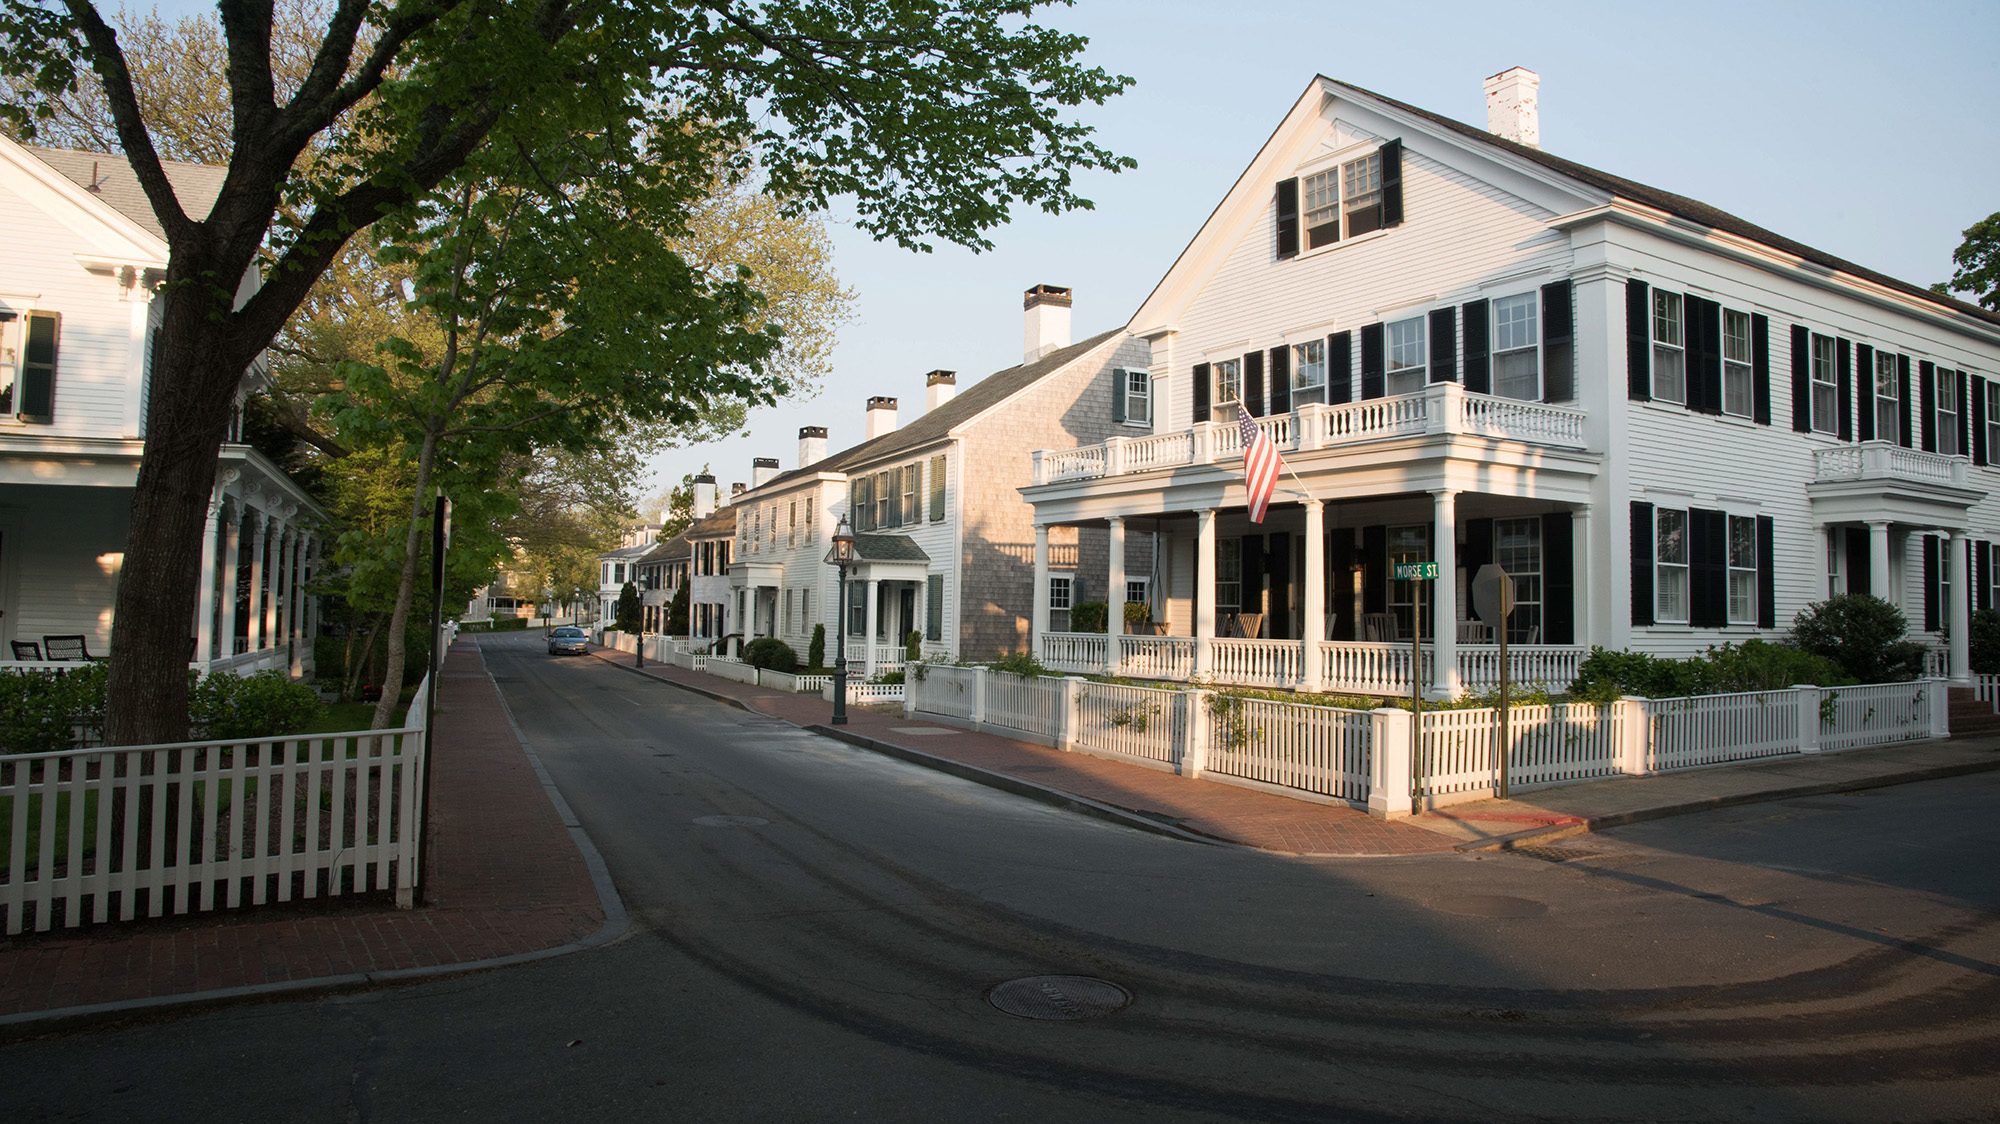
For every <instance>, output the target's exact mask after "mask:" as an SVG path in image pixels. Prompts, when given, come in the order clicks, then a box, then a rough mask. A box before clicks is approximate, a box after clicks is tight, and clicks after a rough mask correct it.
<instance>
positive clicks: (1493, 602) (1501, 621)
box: [1472, 562, 1514, 800]
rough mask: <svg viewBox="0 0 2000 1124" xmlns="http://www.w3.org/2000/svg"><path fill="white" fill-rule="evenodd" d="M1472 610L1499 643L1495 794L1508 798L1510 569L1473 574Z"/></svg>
mask: <svg viewBox="0 0 2000 1124" xmlns="http://www.w3.org/2000/svg"><path fill="white" fill-rule="evenodd" d="M1472 611H1473V612H1474V613H1477V614H1478V615H1479V619H1480V620H1482V621H1485V622H1486V623H1487V624H1489V625H1491V626H1492V627H1493V638H1494V639H1495V640H1497V641H1499V643H1500V740H1499V743H1498V745H1499V748H1498V749H1496V750H1495V751H1494V755H1493V756H1494V758H1495V760H1496V763H1497V765H1498V767H1499V771H1500V776H1499V784H1498V785H1497V786H1495V788H1494V795H1496V796H1498V797H1499V798H1500V799H1502V800H1505V799H1507V751H1508V736H1507V718H1508V707H1507V617H1508V616H1509V615H1510V614H1512V613H1513V612H1514V579H1512V578H1510V577H1508V576H1507V571H1505V570H1503V569H1501V568H1500V567H1498V566H1495V565H1493V564H1492V563H1490V562H1489V563H1487V564H1486V565H1484V566H1481V567H1480V568H1479V572H1478V573H1477V574H1474V575H1473V576H1472Z"/></svg>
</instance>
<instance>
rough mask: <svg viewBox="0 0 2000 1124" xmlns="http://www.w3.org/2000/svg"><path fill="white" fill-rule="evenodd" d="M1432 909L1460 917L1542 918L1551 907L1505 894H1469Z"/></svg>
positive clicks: (1436, 905) (1438, 902)
mask: <svg viewBox="0 0 2000 1124" xmlns="http://www.w3.org/2000/svg"><path fill="white" fill-rule="evenodd" d="M1431 908H1432V909H1435V910H1438V911H1440V912H1443V913H1456V914H1458V915H1459V916H1460V917H1540V916H1541V915H1542V914H1544V913H1547V912H1548V911H1549V907H1548V906H1545V905H1543V904H1542V903H1540V902H1537V901H1529V900H1528V899H1527V898H1510V897H1507V896H1506V895H1504V894H1467V895H1466V896H1464V897H1461V898H1444V899H1441V900H1439V901H1435V902H1432V903H1431Z"/></svg>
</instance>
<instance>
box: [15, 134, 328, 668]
mask: <svg viewBox="0 0 2000 1124" xmlns="http://www.w3.org/2000/svg"><path fill="white" fill-rule="evenodd" d="M166 171H167V176H168V178H169V180H171V181H172V183H173V186H174V190H175V192H176V193H177V194H178V195H179V197H180V199H181V204H182V206H183V207H185V208H186V209H187V210H188V212H189V213H190V214H193V215H203V214H206V213H207V210H208V207H209V205H210V204H211V203H212V202H213V200H214V198H215V194H216V192H217V191H218V190H220V189H221V186H222V177H223V169H221V168H210V167H203V166H200V165H194V164H176V163H168V164H167V165H166ZM0 222H4V223H5V225H6V228H7V230H8V231H9V239H8V246H7V253H6V255H5V256H4V258H0V658H5V659H9V660H12V661H14V662H17V663H18V662H32V661H33V660H34V659H36V658H37V657H49V656H56V655H61V656H68V657H70V658H74V657H75V655H76V653H77V651H78V641H77V640H76V639H75V638H76V637H82V638H83V639H82V648H83V650H84V651H87V652H88V654H89V655H91V656H101V655H104V654H105V653H107V652H108V651H109V649H110V644H111V618H112V609H113V603H114V600H115V594H116V590H117V584H118V575H119V569H120V567H121V566H122V564H123V561H124V551H125V530H126V525H127V518H128V511H129V509H130V505H131V499H132V487H133V481H134V479H135V478H136V476H137V473H138V466H139V457H140V454H141V453H142V452H143V451H144V449H145V445H146V401H147V394H148V375H149V366H150V356H149V352H150V343H151V341H152V338H153V333H154V331H155V329H156V328H157V326H158V324H159V317H160V311H161V309H160V305H159V304H158V302H157V301H156V300H155V287H156V286H157V285H158V283H159V282H160V280H161V279H162V278H163V277H164V275H165V272H166V265H167V242H166V237H165V234H164V233H163V232H162V230H161V228H160V225H159V223H158V221H157V220H156V219H154V217H153V214H152V210H151V208H150V207H149V206H148V205H147V202H146V199H145V195H144V193H143V192H142V191H141V189H140V187H139V183H138V179H137V177H135V176H134V175H133V174H132V169H131V166H130V165H129V164H127V163H126V162H125V160H124V158H123V157H121V156H114V155H106V154H104V153H97V152H76V151H71V150H66V149H51V148H34V147H27V146H23V145H20V144H16V143H14V142H13V141H11V140H8V139H6V138H4V137H0ZM256 284H257V278H256V276H255V274H254V273H251V274H246V276H245V277H244V279H243V285H242V288H241V290H240V291H239V294H238V299H239V300H242V299H244V298H246V297H248V295H249V294H251V293H252V292H254V291H255V289H256ZM264 378H265V373H264V371H263V370H262V369H261V367H258V368H252V369H251V370H249V371H247V372H245V374H244V380H243V388H242V391H241V394H242V395H243V396H245V397H247V396H248V395H250V394H252V393H255V392H256V391H257V390H258V389H260V388H261V386H262V385H263V380H264ZM240 401H241V399H239V411H238V416H239V419H240V416H241V410H240ZM235 436H236V434H235V433H232V434H231V438H232V440H231V443H229V444H226V445H224V446H223V448H222V455H221V465H220V467H219V469H218V472H217V475H216V481H215V487H214V491H213V494H212V495H211V497H210V506H209V513H208V516H209V517H208V529H207V533H206V535H205V536H204V538H203V541H202V565H203V567H204V573H205V574H206V575H207V580H206V581H204V582H202V583H201V586H200V590H199V594H198V597H199V604H198V606H197V607H196V610H195V612H194V614H193V619H192V620H191V621H190V622H189V628H188V631H189V658H190V662H192V663H194V664H196V665H199V666H203V667H207V668H210V669H217V670H223V669H226V670H233V671H238V672H243V673H248V672H251V671H255V670H259V669H264V668H277V669H282V670H287V671H289V672H290V673H292V674H295V675H297V674H305V673H309V672H310V671H311V664H312V643H311V638H312V636H313V635H314V632H315V627H314V625H315V621H314V605H313V599H312V598H311V597H309V596H307V595H306V594H305V593H304V590H305V588H306V582H307V581H308V580H309V579H310V577H311V574H312V571H313V570H314V568H315V567H316V566H317V565H318V558H319V549H320V539H319V531H318V529H317V528H318V527H319V525H320V522H321V520H322V519H323V518H324V513H323V512H322V511H321V510H320V509H319V508H318V507H317V506H316V505H315V504H314V503H313V501H312V499H311V498H310V497H309V496H307V495H306V493H305V492H304V491H302V490H301V489H300V488H299V487H298V486H297V485H296V484H294V483H293V482H292V481H291V480H290V479H289V478H288V477H287V476H286V475H285V474H284V472H283V471H281V470H280V469H279V468H278V467H277V466H276V465H274V464H272V463H271V462H270V461H269V460H268V459H266V458H265V457H264V456H263V455H262V454H260V453H258V452H257V451H256V450H254V449H252V448H250V447H249V446H247V445H243V444H239V443H236V442H235V441H234V438H235Z"/></svg>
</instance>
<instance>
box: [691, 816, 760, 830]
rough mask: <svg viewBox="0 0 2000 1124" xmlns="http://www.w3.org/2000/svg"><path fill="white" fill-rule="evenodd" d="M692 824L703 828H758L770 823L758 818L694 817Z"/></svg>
mask: <svg viewBox="0 0 2000 1124" xmlns="http://www.w3.org/2000/svg"><path fill="white" fill-rule="evenodd" d="M694 822H696V823H698V824H700V825H701V826H703V827H758V826H760V825H763V824H767V823H770V822H771V821H770V820H767V819H764V818H762V817H760V816H696V817H695V818H694Z"/></svg>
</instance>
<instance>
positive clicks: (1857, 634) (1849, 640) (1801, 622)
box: [1792, 593, 1924, 683]
mask: <svg viewBox="0 0 2000 1124" xmlns="http://www.w3.org/2000/svg"><path fill="white" fill-rule="evenodd" d="M1908 630H1909V622H1908V621H1906V620H1905V619H1904V618H1903V611H1902V610H1901V609H1898V608H1897V607H1896V606H1894V605H1891V604H1890V603H1888V602H1887V601H1884V600H1882V599H1881V598H1880V597H1876V596H1874V595H1872V594H1867V593H1842V594H1839V595H1837V596H1834V597H1829V598H1827V599H1826V600H1824V601H1822V602H1820V603H1819V604H1817V605H1808V606H1806V608H1805V609H1804V610H1803V611H1802V612H1800V613H1799V615H1798V619H1797V620H1795V621H1793V622H1792V643H1793V644H1795V645H1797V646H1798V647H1799V648H1800V649H1802V650H1804V651H1807V652H1811V653H1813V654H1814V655H1817V656H1824V657H1826V658H1827V659H1829V660H1832V661H1833V662H1834V663H1835V664H1838V665H1839V666H1840V670H1841V671H1842V672H1844V673H1845V674H1846V675H1847V677H1848V678H1849V679H1851V680H1852V681H1854V682H1857V683H1899V682H1902V681H1905V680H1909V679H1915V678H1917V677H1918V676H1920V675H1922V674H1923V673H1924V649H1923V645H1921V644H1918V643H1916V642H1915V641H1912V640H1907V639H1905V638H1904V637H1905V634H1906V633H1907V632H1908Z"/></svg>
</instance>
